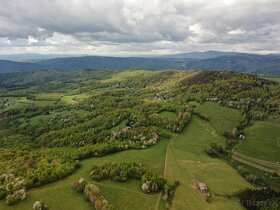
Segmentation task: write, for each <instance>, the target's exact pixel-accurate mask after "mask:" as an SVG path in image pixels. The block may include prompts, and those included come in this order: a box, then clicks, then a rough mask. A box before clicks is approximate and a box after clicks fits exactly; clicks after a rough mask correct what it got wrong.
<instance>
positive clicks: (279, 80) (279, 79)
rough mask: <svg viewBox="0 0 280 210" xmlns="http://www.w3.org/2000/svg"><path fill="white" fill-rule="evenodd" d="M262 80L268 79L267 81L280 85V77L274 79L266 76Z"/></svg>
mask: <svg viewBox="0 0 280 210" xmlns="http://www.w3.org/2000/svg"><path fill="white" fill-rule="evenodd" d="M262 78H263V79H267V80H271V81H274V82H278V83H280V77H273V76H271V77H269V76H264V77H262Z"/></svg>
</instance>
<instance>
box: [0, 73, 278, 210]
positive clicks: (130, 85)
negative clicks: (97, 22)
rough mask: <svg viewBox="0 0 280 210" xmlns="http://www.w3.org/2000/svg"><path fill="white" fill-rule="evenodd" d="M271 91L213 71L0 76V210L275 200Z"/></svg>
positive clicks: (270, 86) (248, 78)
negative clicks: (254, 197) (250, 197)
mask: <svg viewBox="0 0 280 210" xmlns="http://www.w3.org/2000/svg"><path fill="white" fill-rule="evenodd" d="M279 91H280V84H279V83H276V82H273V81H270V80H266V79H262V78H259V77H257V76H253V75H247V74H242V73H234V72H219V71H194V70H193V71H175V70H173V71H166V70H165V71H164V70H162V71H148V70H141V69H138V70H136V69H134V70H125V71H109V70H73V71H61V70H47V71H34V72H23V73H15V74H1V75H0V119H1V120H0V175H1V176H0V177H1V179H0V195H1V196H0V200H1V201H0V209H1V210H2V209H3V210H8V209H15V210H17V209H18V210H29V209H31V208H32V205H33V204H34V203H35V202H36V201H40V202H43V203H46V204H47V205H48V206H49V208H50V209H61V210H64V209H65V210H66V209H69V208H71V209H73V210H76V209H77V210H78V209H81V208H82V209H85V210H90V209H93V208H94V207H93V205H95V207H96V206H97V204H100V203H102V205H105V206H106V208H105V207H104V208H105V209H107V210H109V209H112V208H111V207H112V206H113V207H114V209H123V210H131V209H135V210H140V209H143V208H145V209H147V210H155V209H156V210H164V209H170V208H172V209H175V210H182V209H183V208H184V207H185V206H188V209H194V210H196V209H199V210H200V209H201V210H203V209H232V210H234V209H236V208H238V209H243V207H242V204H243V203H241V202H240V200H241V199H246V198H247V197H246V193H248V191H247V190H246V189H248V188H249V189H251V190H257V189H258V188H260V187H266V188H271V189H273V191H271V193H272V194H273V195H274V194H275V195H278V194H276V193H277V191H279V190H280V189H279V184H280V179H279V177H280V176H279V175H280V169H279V165H278V164H277V163H276V162H277V161H278V160H279V159H280V156H279V149H280V148H279V144H278V140H279V139H277V138H278V137H279V132H278V131H279V121H280V98H279V97H280V92H279ZM267 131H269V132H267ZM200 182H202V183H205V184H206V185H207V187H208V189H209V191H208V192H207V193H204V192H202V191H200V190H199V189H198V183H200ZM26 192H27V194H26ZM241 192H242V193H243V194H242V193H241ZM83 194H84V195H83ZM258 195H261V196H263V195H267V194H265V192H264V194H261V193H259V194H258ZM84 196H85V197H86V198H87V199H84V198H83V197H84ZM93 198H94V199H97V202H96V200H94V199H93ZM272 198H273V196H272V197H271V199H270V198H269V199H270V200H269V202H270V204H271V205H279V199H278V197H276V199H274V200H273V199H272ZM277 199H278V200H277ZM62 200H63V201H64V202H61V201H62ZM97 207H98V206H97ZM97 207H96V208H97Z"/></svg>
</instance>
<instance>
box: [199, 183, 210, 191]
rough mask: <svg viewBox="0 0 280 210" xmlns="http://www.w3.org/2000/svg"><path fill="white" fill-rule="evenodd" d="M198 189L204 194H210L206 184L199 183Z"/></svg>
mask: <svg viewBox="0 0 280 210" xmlns="http://www.w3.org/2000/svg"><path fill="white" fill-rule="evenodd" d="M197 187H198V189H199V190H200V192H203V193H207V192H208V188H207V186H206V184H205V183H203V182H199V183H198V184H197Z"/></svg>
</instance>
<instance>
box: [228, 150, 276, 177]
mask: <svg viewBox="0 0 280 210" xmlns="http://www.w3.org/2000/svg"><path fill="white" fill-rule="evenodd" d="M231 157H232V159H234V160H236V161H238V162H240V163H244V164H246V165H249V166H252V167H253V168H257V169H259V170H261V171H264V172H267V173H271V174H272V173H274V172H275V170H273V169H270V168H266V167H264V166H260V165H258V164H255V163H252V162H250V161H248V160H244V159H241V158H239V157H237V156H235V155H232V156H231Z"/></svg>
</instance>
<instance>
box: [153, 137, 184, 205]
mask: <svg viewBox="0 0 280 210" xmlns="http://www.w3.org/2000/svg"><path fill="white" fill-rule="evenodd" d="M178 135H179V134H176V135H175V136H174V137H173V138H172V139H171V140H170V142H169V144H168V145H167V148H166V152H165V163H164V172H163V178H166V170H167V160H168V149H169V147H170V145H171V144H172V142H174V140H175V139H176V138H177V136H178ZM161 196H162V192H160V194H159V196H158V199H157V203H156V207H155V210H158V209H159V203H160V198H161Z"/></svg>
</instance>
